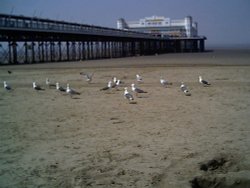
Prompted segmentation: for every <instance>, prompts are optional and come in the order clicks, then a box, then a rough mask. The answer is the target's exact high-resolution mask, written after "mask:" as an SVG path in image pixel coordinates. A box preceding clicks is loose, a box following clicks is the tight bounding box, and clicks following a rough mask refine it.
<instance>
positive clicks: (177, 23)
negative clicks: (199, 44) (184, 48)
mask: <svg viewBox="0 0 250 188" xmlns="http://www.w3.org/2000/svg"><path fill="white" fill-rule="evenodd" d="M197 25H198V24H197V22H193V19H192V17H191V16H187V17H185V18H184V19H182V20H171V19H170V18H165V17H163V16H152V17H145V18H143V19H140V20H139V21H125V20H124V19H123V18H120V19H118V20H117V29H122V30H131V31H138V32H145V33H151V34H154V35H158V36H162V37H187V38H189V37H196V36H197V35H198V27H197Z"/></svg>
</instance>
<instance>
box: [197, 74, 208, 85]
mask: <svg viewBox="0 0 250 188" xmlns="http://www.w3.org/2000/svg"><path fill="white" fill-rule="evenodd" d="M199 82H200V83H201V84H202V85H203V86H208V85H211V84H210V83H208V81H206V80H203V79H202V77H201V76H199Z"/></svg>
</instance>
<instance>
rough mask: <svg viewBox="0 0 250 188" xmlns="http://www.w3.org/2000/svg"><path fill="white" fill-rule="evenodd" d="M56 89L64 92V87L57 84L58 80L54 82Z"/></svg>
mask: <svg viewBox="0 0 250 188" xmlns="http://www.w3.org/2000/svg"><path fill="white" fill-rule="evenodd" d="M56 89H57V90H58V91H62V92H66V89H65V88H63V87H61V86H59V83H58V82H57V83H56Z"/></svg>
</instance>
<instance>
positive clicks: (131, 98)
mask: <svg viewBox="0 0 250 188" xmlns="http://www.w3.org/2000/svg"><path fill="white" fill-rule="evenodd" d="M124 98H125V99H128V100H129V101H133V100H134V97H133V95H132V94H131V93H129V92H128V88H127V87H125V88H124Z"/></svg>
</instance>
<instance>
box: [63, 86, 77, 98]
mask: <svg viewBox="0 0 250 188" xmlns="http://www.w3.org/2000/svg"><path fill="white" fill-rule="evenodd" d="M66 92H67V93H68V94H70V96H71V97H72V95H80V93H79V92H77V91H75V90H74V89H72V88H70V87H69V84H67V88H66Z"/></svg>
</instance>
